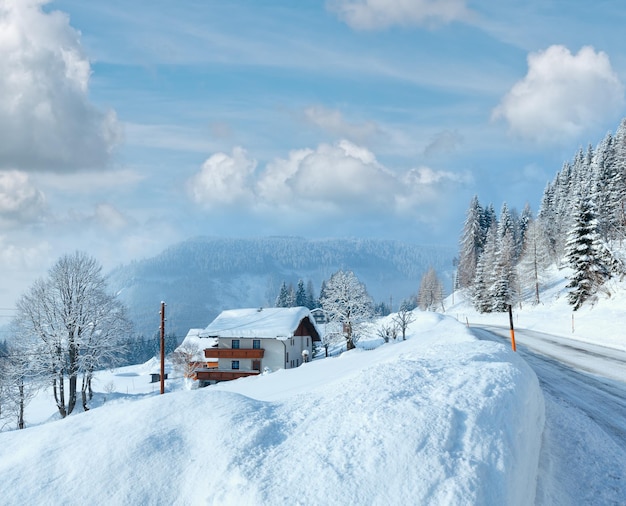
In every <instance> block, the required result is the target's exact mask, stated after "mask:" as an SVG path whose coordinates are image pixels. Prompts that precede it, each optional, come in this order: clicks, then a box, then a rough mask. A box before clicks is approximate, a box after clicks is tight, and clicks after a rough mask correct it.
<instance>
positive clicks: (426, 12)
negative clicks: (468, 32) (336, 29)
mask: <svg viewBox="0 0 626 506" xmlns="http://www.w3.org/2000/svg"><path fill="white" fill-rule="evenodd" d="M326 5H327V8H328V9H329V10H330V11H331V12H334V13H335V14H337V16H338V17H339V19H341V20H342V21H344V22H345V23H346V24H348V25H349V26H350V27H352V28H354V29H356V30H380V29H384V28H388V27H390V26H393V25H400V26H410V25H417V26H424V25H433V24H434V25H437V24H446V23H451V22H453V21H465V20H468V19H469V18H470V17H471V12H470V11H469V10H468V9H467V7H466V5H465V0H329V1H328V2H327V4H326Z"/></svg>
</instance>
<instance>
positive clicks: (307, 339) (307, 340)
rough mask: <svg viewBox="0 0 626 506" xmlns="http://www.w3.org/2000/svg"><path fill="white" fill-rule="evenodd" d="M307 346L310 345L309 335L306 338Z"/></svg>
mask: <svg viewBox="0 0 626 506" xmlns="http://www.w3.org/2000/svg"><path fill="white" fill-rule="evenodd" d="M306 347H307V348H308V347H309V338H308V337H307V338H306Z"/></svg>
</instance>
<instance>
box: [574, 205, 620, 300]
mask: <svg viewBox="0 0 626 506" xmlns="http://www.w3.org/2000/svg"><path fill="white" fill-rule="evenodd" d="M603 250H604V247H603V243H602V241H601V239H600V235H599V233H598V221H597V219H596V216H595V209H594V205H593V203H592V201H591V200H590V199H589V198H585V197H581V198H580V201H579V204H578V206H577V212H576V215H575V222H574V227H573V229H572V230H571V231H570V233H569V234H568V240H567V249H566V254H567V259H568V262H569V264H570V266H571V267H572V269H573V270H574V272H573V274H572V276H571V278H570V283H569V284H568V285H567V287H568V288H570V289H571V290H570V293H569V295H568V300H569V303H570V304H571V305H572V306H574V311H576V310H577V309H578V308H579V307H580V306H581V305H582V304H583V303H584V302H585V301H586V300H587V299H588V298H589V297H590V296H592V295H593V294H595V293H596V292H597V290H598V288H600V287H601V286H602V285H603V284H604V282H605V281H606V280H607V279H608V278H609V277H610V270H609V268H608V267H607V265H606V263H605V261H604V260H603V256H605V253H604V252H603Z"/></svg>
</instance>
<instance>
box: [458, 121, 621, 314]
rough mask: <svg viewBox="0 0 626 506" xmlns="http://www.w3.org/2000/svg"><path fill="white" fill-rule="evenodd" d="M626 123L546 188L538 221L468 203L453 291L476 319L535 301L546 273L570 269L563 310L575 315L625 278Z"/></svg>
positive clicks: (581, 154)
mask: <svg viewBox="0 0 626 506" xmlns="http://www.w3.org/2000/svg"><path fill="white" fill-rule="evenodd" d="M625 205H626V118H625V119H623V120H622V121H621V123H620V125H619V127H618V128H617V130H616V132H615V134H613V133H610V132H609V133H607V135H606V136H605V137H604V139H602V141H601V142H600V143H599V144H598V145H597V146H596V147H595V148H593V147H592V146H591V145H589V147H588V148H587V149H586V150H583V149H582V148H581V149H580V150H579V151H578V152H577V153H576V154H575V156H574V157H573V159H572V161H569V162H565V163H564V164H563V167H562V168H561V170H560V171H558V172H557V174H556V176H555V177H554V179H553V180H552V181H550V182H549V183H548V184H547V186H546V188H545V190H544V192H543V197H542V199H541V204H540V207H539V210H538V212H537V214H536V216H535V215H534V214H533V211H532V210H531V208H530V206H529V205H528V204H527V205H526V206H525V207H524V209H523V210H522V212H521V214H520V213H518V212H517V211H516V210H515V209H510V208H509V207H508V205H507V204H506V203H504V204H503V205H502V208H501V210H500V215H499V217H498V216H497V215H496V212H495V209H494V206H493V205H491V204H489V205H486V206H483V205H481V203H480V202H479V199H478V197H477V196H475V197H474V198H472V200H471V202H470V205H469V208H468V210H467V215H466V220H465V224H464V227H463V231H462V235H461V239H460V251H459V263H458V271H457V277H456V279H455V288H460V289H464V290H465V291H466V292H467V293H469V294H470V296H471V299H472V302H473V304H474V307H475V308H476V309H477V310H478V311H480V312H483V313H484V312H502V311H506V310H507V308H508V306H509V305H513V304H516V303H521V301H523V300H530V301H533V302H534V303H539V302H540V286H541V282H542V279H543V275H544V273H545V272H546V271H547V269H549V268H550V267H552V266H556V267H557V268H563V267H569V268H570V269H571V274H569V275H568V279H569V284H568V288H569V290H570V291H569V295H568V298H569V303H570V304H571V305H572V306H573V309H574V310H576V309H578V308H579V307H580V306H581V305H582V304H583V303H584V302H585V301H587V300H593V297H594V295H595V294H597V293H599V292H602V291H604V292H606V293H608V291H609V289H608V287H607V281H608V280H609V279H611V278H613V277H621V276H623V275H624V273H625V272H626V269H625V261H624V258H623V244H622V243H623V239H624V237H625V236H626V212H625Z"/></svg>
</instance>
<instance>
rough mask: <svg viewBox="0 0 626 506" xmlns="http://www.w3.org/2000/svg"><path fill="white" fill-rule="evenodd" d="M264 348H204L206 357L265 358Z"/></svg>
mask: <svg viewBox="0 0 626 506" xmlns="http://www.w3.org/2000/svg"><path fill="white" fill-rule="evenodd" d="M264 353H265V350H264V349H262V348H261V349H251V348H207V349H206V350H204V356H205V357H206V358H253V359H259V358H263V354H264Z"/></svg>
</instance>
